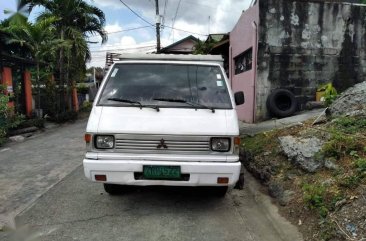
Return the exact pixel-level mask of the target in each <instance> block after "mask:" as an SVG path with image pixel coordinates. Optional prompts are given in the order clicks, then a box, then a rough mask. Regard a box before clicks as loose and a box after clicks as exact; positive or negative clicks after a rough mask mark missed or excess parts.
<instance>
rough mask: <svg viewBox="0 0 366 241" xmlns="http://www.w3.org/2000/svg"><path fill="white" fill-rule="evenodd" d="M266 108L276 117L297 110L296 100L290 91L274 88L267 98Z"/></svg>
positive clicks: (285, 115) (284, 115)
mask: <svg viewBox="0 0 366 241" xmlns="http://www.w3.org/2000/svg"><path fill="white" fill-rule="evenodd" d="M267 108H268V110H269V111H270V112H271V114H272V115H274V116H276V117H288V116H291V115H293V114H294V113H295V111H296V110H297V100H296V98H295V95H294V94H293V93H292V92H291V91H289V90H285V89H276V90H273V91H272V92H271V94H270V95H269V96H268V98H267Z"/></svg>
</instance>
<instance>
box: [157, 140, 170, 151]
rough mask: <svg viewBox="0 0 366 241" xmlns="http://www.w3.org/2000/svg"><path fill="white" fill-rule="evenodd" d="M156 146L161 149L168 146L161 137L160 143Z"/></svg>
mask: <svg viewBox="0 0 366 241" xmlns="http://www.w3.org/2000/svg"><path fill="white" fill-rule="evenodd" d="M156 148H158V149H161V148H164V149H168V146H167V145H166V144H165V140H164V139H161V140H160V144H159V145H158V146H157V147H156Z"/></svg>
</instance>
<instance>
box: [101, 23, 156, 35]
mask: <svg viewBox="0 0 366 241" xmlns="http://www.w3.org/2000/svg"><path fill="white" fill-rule="evenodd" d="M150 27H151V26H150V25H149V26H142V27H136V28H128V29H123V30H119V31H114V32H108V33H107V34H108V35H109V34H114V33H122V32H127V31H132V30H137V29H142V28H150Z"/></svg>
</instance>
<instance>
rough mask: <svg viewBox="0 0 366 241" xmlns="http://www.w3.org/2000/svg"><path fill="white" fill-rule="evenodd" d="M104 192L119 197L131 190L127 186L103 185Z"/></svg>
mask: <svg viewBox="0 0 366 241" xmlns="http://www.w3.org/2000/svg"><path fill="white" fill-rule="evenodd" d="M103 187H104V191H106V193H108V194H109V195H120V194H123V193H126V192H128V191H130V190H131V188H130V187H129V186H126V185H117V184H108V183H103Z"/></svg>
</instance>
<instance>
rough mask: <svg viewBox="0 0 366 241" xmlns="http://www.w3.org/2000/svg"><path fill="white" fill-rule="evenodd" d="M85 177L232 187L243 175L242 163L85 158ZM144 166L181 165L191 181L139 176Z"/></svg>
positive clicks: (127, 182)
mask: <svg viewBox="0 0 366 241" xmlns="http://www.w3.org/2000/svg"><path fill="white" fill-rule="evenodd" d="M83 165H84V173H85V176H86V177H87V178H88V179H90V180H92V181H96V180H95V175H106V177H107V181H106V182H105V183H113V184H123V185H138V186H150V185H159V186H160V185H162V186H227V185H229V186H232V185H234V184H235V183H236V182H237V181H238V179H239V175H240V169H241V163H240V162H238V161H237V162H198V161H190V162H187V161H185V162H183V161H157V160H154V161H147V160H115V159H113V160H95V159H94V160H93V159H84V161H83ZM144 165H158V166H180V167H181V173H182V174H186V175H187V176H189V178H188V180H182V181H176V180H174V181H173V180H146V179H136V173H142V170H143V166H144ZM218 177H228V178H229V183H228V184H217V179H218Z"/></svg>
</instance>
